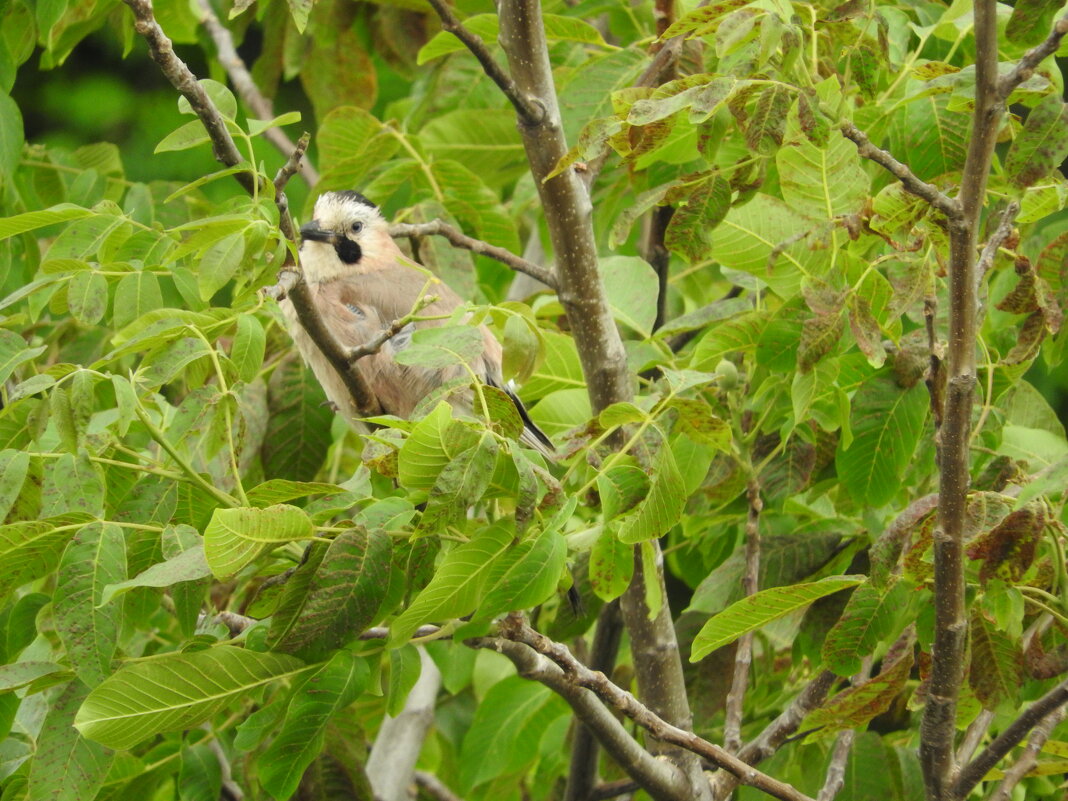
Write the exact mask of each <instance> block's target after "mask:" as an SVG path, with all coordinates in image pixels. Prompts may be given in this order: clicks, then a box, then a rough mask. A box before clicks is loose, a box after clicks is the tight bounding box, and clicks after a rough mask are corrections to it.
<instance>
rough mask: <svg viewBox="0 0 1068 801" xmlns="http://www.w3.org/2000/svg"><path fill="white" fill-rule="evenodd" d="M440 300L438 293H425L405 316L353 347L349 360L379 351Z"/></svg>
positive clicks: (352, 361) (358, 358)
mask: <svg viewBox="0 0 1068 801" xmlns="http://www.w3.org/2000/svg"><path fill="white" fill-rule="evenodd" d="M438 300H439V298H438V296H437V295H423V296H421V297H419V298H417V299H416V301H415V304H414V305H413V306H412V310H411V311H410V312H408V313H407V314H406V315H404V316H403V317H400V318H398V319H396V320H394V321H393V322H392V323H390V324H389V325H388V326H387V327H385V328H383V329H382V330H381V331H379V332H378V334H376V335H375V336H374V337H373V338H372V339H371V340H369V341H368V342H364V343H363V344H362V345H359V346H358V347H355V348H353V349H352V350H350V351H349V362H350V363H352V364H355V363H356V362H357V361H359V360H360V359H362V358H363V357H364V356H370V355H371V354H372V353H378V351H380V350H381V349H382V346H383V345H385V344H386V343H387V342H389V340H391V339H393V337H395V336H397V334H399V333H400V332H401V331H402V330H404V327H405V326H407V325H408V324H409V323H411V322H412V321H413V320H414V319H415V318H416V317H417V316H418V315H419V312H421V311H422V310H423V309H425V308H426V307H427V306H429V305H430V304H431V303H437V302H438Z"/></svg>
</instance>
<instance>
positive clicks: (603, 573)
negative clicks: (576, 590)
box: [589, 527, 634, 602]
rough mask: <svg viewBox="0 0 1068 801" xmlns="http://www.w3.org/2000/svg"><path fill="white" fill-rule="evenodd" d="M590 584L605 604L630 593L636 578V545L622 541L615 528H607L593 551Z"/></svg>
mask: <svg viewBox="0 0 1068 801" xmlns="http://www.w3.org/2000/svg"><path fill="white" fill-rule="evenodd" d="M589 572H590V584H591V585H592V586H593V591H594V593H595V594H596V595H597V597H598V598H600V599H601V600H602V601H605V602H607V601H614V600H615V599H616V598H618V597H619V596H621V595H622V594H623V593H624V592H626V591H627V587H629V586H630V580H631V578H632V577H633V575H634V546H633V545H627V544H626V543H623V542H620V541H619V537H617V536H616V533H615V528H614V527H612V528H608V527H606V528H604V529H603V530H602V531H601V533H600V535H598V537H597V540H596V542H594V543H593V548H592V549H591V551H590V566H589Z"/></svg>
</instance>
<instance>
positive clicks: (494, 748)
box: [460, 676, 566, 795]
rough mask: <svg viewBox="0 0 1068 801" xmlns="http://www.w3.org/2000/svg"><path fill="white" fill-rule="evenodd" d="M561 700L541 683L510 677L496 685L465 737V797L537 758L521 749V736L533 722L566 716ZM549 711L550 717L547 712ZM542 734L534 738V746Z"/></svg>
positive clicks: (462, 767)
mask: <svg viewBox="0 0 1068 801" xmlns="http://www.w3.org/2000/svg"><path fill="white" fill-rule="evenodd" d="M565 709H566V707H565V706H564V703H563V701H562V699H559V698H557V697H556V696H555V695H554V694H553V692H552V691H551V690H549V689H548V688H547V687H543V686H541V685H540V684H536V683H534V682H530V681H527V680H525V679H522V678H520V677H519V676H510V677H508V678H506V679H503V680H501V681H499V682H497V683H496V684H494V685H493V686H492V687H491V688H490V689H489V692H487V693H486V697H485V698H484V699H482V703H480V704H479V705H478V708H477V709H476V711H475V718H474V720H473V721H472V722H471V728H470V729H468V730H467V733H466V734H465V735H464V740H463V746H462V748H461V752H460V753H461V757H460V790H461V792H463V793H464V794H465V795H467V794H471V791H472V790H473V789H474V788H475V787H478V786H479V785H481V784H485V783H486V782H488V781H491V780H492V779H495V778H496V777H498V776H500V775H501V774H503V773H506V772H511V770H512V769H515V766H514V763H515V762H516V761H519V766H520V767H522V765H523V764H526V763H527V762H529V761H533V760H534V759H535V758H536V757H537V748H536V745H535V747H533V748H531V747H521V745H520V737H521V736H522V735H523V733H524V730H526V729H527V727H528V726H529V725H530V723H531V722H533V721H537V720H539V719H540V720H541V721H542V723H541V725H540V727H539V728H540V729H541V731H544V727H545V725H546V723H547V722H548V720H547V719H546V718H548V719H550V720H551V719H552V718H554V717H558V716H559V715H561V714H563V713H564V711H565ZM546 712H548V713H549V714H548V715H545V713H546ZM541 731H539V732H538V733H537V734H536V735H535V744H536V742H537V739H540V734H541Z"/></svg>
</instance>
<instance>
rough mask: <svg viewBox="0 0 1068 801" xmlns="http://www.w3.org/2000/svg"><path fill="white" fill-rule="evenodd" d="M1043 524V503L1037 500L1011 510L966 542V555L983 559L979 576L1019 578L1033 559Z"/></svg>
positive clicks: (1044, 512)
mask: <svg viewBox="0 0 1068 801" xmlns="http://www.w3.org/2000/svg"><path fill="white" fill-rule="evenodd" d="M1045 527H1046V509H1045V506H1044V505H1043V504H1041V503H1039V502H1037V501H1032V502H1031V503H1029V504H1027V505H1026V506H1024V507H1023V508H1022V509H1017V510H1016V511H1014V512H1010V513H1009V515H1008V516H1007V517H1006V518H1005V519H1004V520H1002V521H1001V522H1000V523H998V524H997V525H996V526H994V528H992V529H991V530H990V531H987V532H985V533H983V534H980V535H979V536H978V537H976V538H975V539H974V540H972V542H971V543H970V544H969V545H968V551H967V553H968V558H969V559H976V560H981V561H982V563H983V564H982V567H980V568H979V580H980V581H981V582H982V583H983V584H986V582H988V581H989V580H990V579H992V578H995V577H996V578H1001V579H1004V580H1005V581H1007V582H1009V583H1013V582H1017V581H1019V580H1020V579H1021V578H1022V577H1023V574H1024V573H1025V572H1027V569H1028V568H1029V567H1031V565H1032V563H1033V562H1034V561H1035V551H1036V549H1037V547H1038V542H1039V540H1040V539H1041V538H1042V530H1043V529H1044V528H1045Z"/></svg>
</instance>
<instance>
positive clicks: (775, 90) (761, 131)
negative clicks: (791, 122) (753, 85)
mask: <svg viewBox="0 0 1068 801" xmlns="http://www.w3.org/2000/svg"><path fill="white" fill-rule="evenodd" d="M792 102H793V94H792V93H791V92H789V91H788V90H786V89H785V88H784V87H782V86H779V85H778V84H776V85H774V86H771V87H769V88H768V89H766V90H765V91H763V92H762V93H761V94H760V97H759V98H757V104H756V109H755V110H754V111H753V116H752V117H751V118H750V119H749V124H748V125H746V128H745V141H746V144H747V145H749V149H750V150H753V151H756V152H757V153H760V154H762V155H765V156H767V155H771V154H772V153H774V152H775V151H776V150H778V149H779V147H780V146H781V145H782V140H783V135H784V134H785V132H786V113H787V112H788V111H789V110H790V104H791V103H792Z"/></svg>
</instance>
